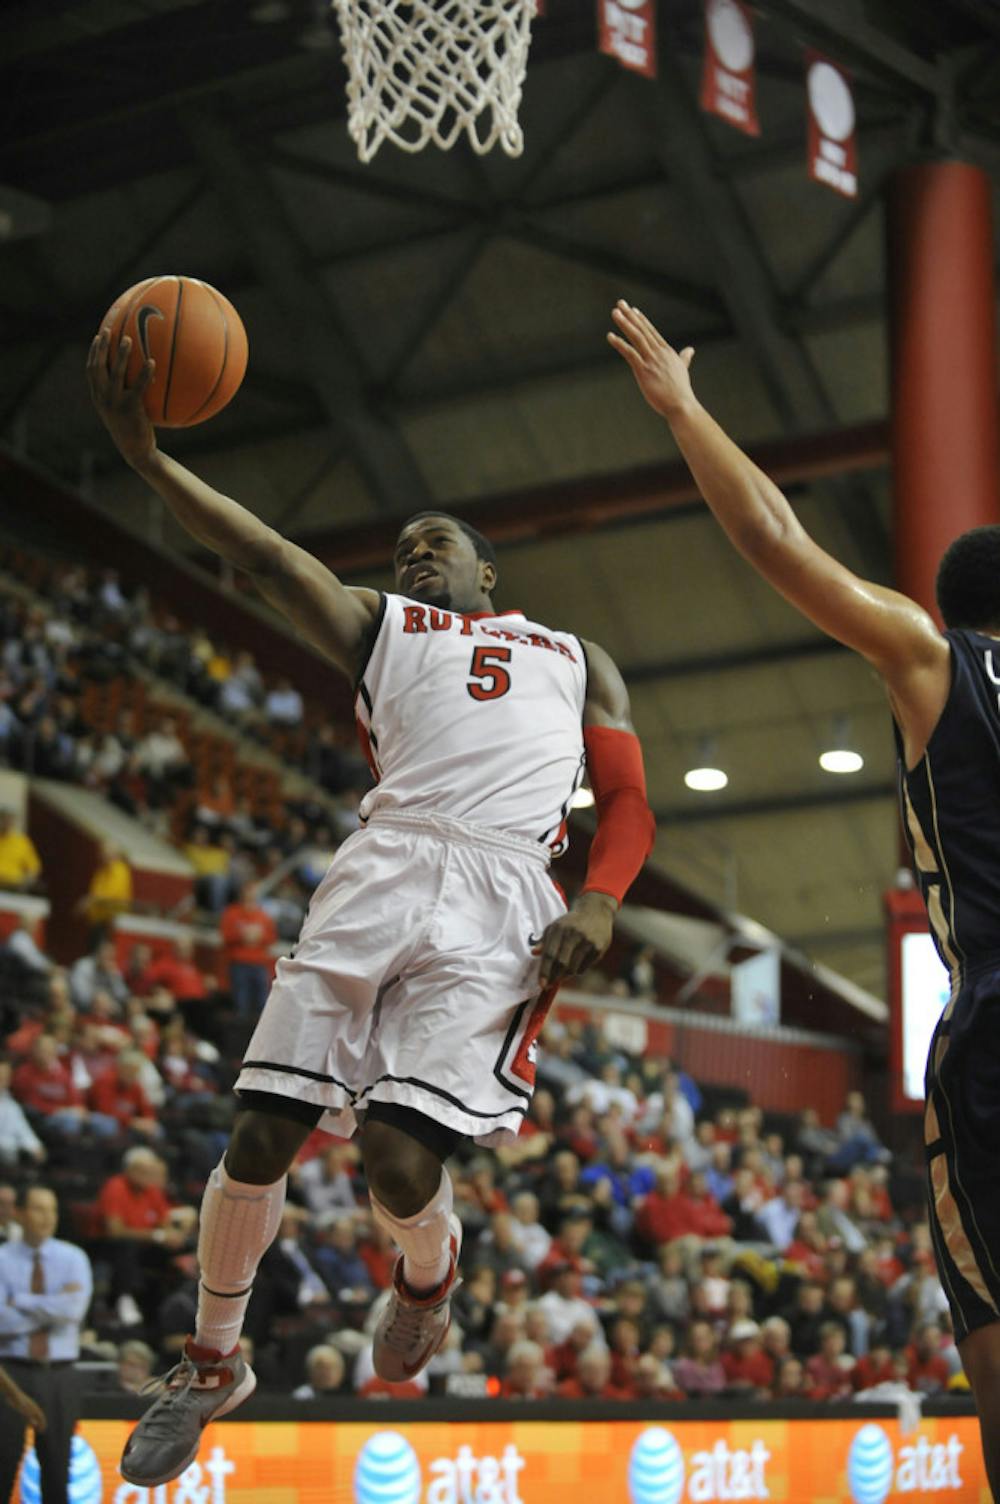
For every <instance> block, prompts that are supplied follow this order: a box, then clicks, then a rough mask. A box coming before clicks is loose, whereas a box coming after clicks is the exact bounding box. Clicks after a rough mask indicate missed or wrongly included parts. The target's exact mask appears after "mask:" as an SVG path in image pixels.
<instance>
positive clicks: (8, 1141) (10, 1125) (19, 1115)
mask: <svg viewBox="0 0 1000 1504" xmlns="http://www.w3.org/2000/svg"><path fill="white" fill-rule="evenodd" d="M41 1147H42V1141H41V1139H40V1138H39V1137H38V1134H37V1133H36V1132H35V1130H34V1129H33V1128H32V1126H31V1124H30V1123H29V1122H28V1119H27V1118H26V1117H25V1115H24V1108H23V1107H22V1106H21V1104H20V1102H18V1101H17V1100H16V1099H15V1098H14V1097H12V1096H11V1094H10V1092H9V1091H0V1162H2V1161H3V1160H4V1159H8V1158H10V1159H13V1158H14V1156H15V1155H16V1154H17V1152H18V1150H19V1149H24V1150H26V1151H27V1152H28V1153H29V1154H34V1153H35V1151H36V1150H38V1149H40V1148H41Z"/></svg>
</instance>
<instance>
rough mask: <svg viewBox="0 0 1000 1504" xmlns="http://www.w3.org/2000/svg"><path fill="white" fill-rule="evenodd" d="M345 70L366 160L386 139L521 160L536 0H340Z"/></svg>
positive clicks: (351, 122) (351, 120) (352, 122)
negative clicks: (463, 139)
mask: <svg viewBox="0 0 1000 1504" xmlns="http://www.w3.org/2000/svg"><path fill="white" fill-rule="evenodd" d="M332 3H333V6H334V9H335V10H336V12H337V19H338V21H339V22H340V34H341V38H342V40H343V44H344V61H345V62H346V64H347V73H348V84H347V128H348V130H349V132H350V134H351V138H352V140H353V141H354V142H355V143H356V145H357V148H358V155H359V157H360V158H361V160H362V162H370V161H371V159H372V157H374V155H375V153H376V152H377V151H378V149H379V147H380V146H381V145H382V142H383V141H391V142H393V144H394V145H396V146H399V147H401V148H402V150H403V151H410V152H414V151H421V150H422V149H423V147H425V146H427V145H428V143H429V142H431V141H433V142H434V144H435V145H436V146H440V147H441V148H442V149H443V150H448V148H449V147H452V146H454V144H455V142H456V141H457V140H458V138H459V136H460V135H462V133H463V132H464V133H465V135H466V136H467V137H468V140H469V143H470V145H471V146H472V148H473V150H474V151H476V152H478V153H479V154H480V155H482V154H483V153H485V152H487V151H489V150H490V148H491V147H493V146H495V145H496V143H497V142H498V141H499V143H500V145H501V146H502V147H503V149H504V151H505V152H506V153H507V155H508V156H511V157H519V156H520V155H521V152H522V150H523V149H524V138H523V136H522V134H521V127H520V125H519V123H518V118H517V111H518V106H519V105H520V102H521V89H522V86H523V84H524V74H525V69H526V68H527V64H528V47H529V44H530V42H531V22H532V20H533V18H534V15H535V0H410V3H404V0H332Z"/></svg>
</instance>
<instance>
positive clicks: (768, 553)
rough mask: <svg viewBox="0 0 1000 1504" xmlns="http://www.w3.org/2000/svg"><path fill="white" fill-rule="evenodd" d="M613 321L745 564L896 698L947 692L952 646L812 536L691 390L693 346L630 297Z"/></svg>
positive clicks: (926, 619)
mask: <svg viewBox="0 0 1000 1504" xmlns="http://www.w3.org/2000/svg"><path fill="white" fill-rule="evenodd" d="M612 318H613V320H614V322H615V324H616V326H617V330H616V332H615V333H612V334H609V335H608V341H609V343H610V344H611V345H612V346H613V347H614V348H615V349H616V350H617V351H618V353H619V355H621V356H622V358H623V359H624V360H625V361H626V362H627V363H628V365H629V367H630V368H631V371H632V374H633V376H634V377H635V380H636V384H637V385H638V387H639V390H640V391H641V392H642V395H643V396H644V397H645V399H646V401H647V402H648V403H649V405H650V407H652V408H653V410H654V411H655V412H658V413H659V414H660V416H661V417H663V418H665V419H666V420H667V422H668V423H669V424H670V428H671V431H672V432H673V435H674V438H675V439H676V441H677V445H678V448H679V449H680V451H681V453H682V454H683V456H684V458H685V460H686V461H687V463H688V466H689V468H690V470H691V474H692V475H693V476H694V479H695V481H696V482H697V484H698V488H699V490H700V491H701V494H702V496H703V497H704V498H705V500H706V502H707V503H708V505H709V507H710V508H711V510H712V511H713V512H714V514H715V516H716V518H717V519H718V521H719V522H720V523H721V524H722V527H723V528H724V529H725V531H726V533H727V534H728V536H729V538H730V540H731V541H732V543H733V544H735V546H736V547H737V548H738V549H739V551H740V553H741V554H743V556H744V558H746V559H747V560H748V561H749V562H750V563H751V564H752V565H753V566H754V568H755V569H756V570H757V571H758V572H759V573H760V574H762V575H763V576H764V578H765V579H766V580H769V581H770V583H771V584H772V585H773V586H774V587H775V589H776V590H778V591H780V592H781V594H782V595H783V596H784V597H785V599H786V600H788V601H790V602H791V604H792V605H793V606H796V607H797V608H798V610H799V611H801V612H802V613H803V615H805V616H807V617H809V619H810V620H811V621H813V622H815V623H816V625H817V626H818V627H820V628H822V630H823V631H824V632H828V633H829V634H830V636H831V637H835V638H837V640H838V641H839V642H843V643H845V644H846V645H847V647H850V648H854V649H855V651H856V652H858V653H861V654H862V655H863V656H864V657H865V658H867V659H868V661H869V662H870V663H872V664H873V665H874V667H875V668H876V669H877V670H878V672H879V673H880V674H881V675H882V677H883V678H884V679H885V680H886V682H887V684H888V686H889V689H890V692H891V693H892V694H893V695H894V696H896V697H899V698H900V699H901V700H903V701H908V700H909V699H911V698H913V697H914V695H915V697H916V699H917V700H921V699H922V698H923V697H924V686H922V685H920V684H919V683H918V682H915V681H919V680H920V678H921V676H927V675H928V674H929V675H930V677H931V678H934V677H935V676H937V677H940V676H941V675H942V674H943V675H944V676H945V693H946V692H947V674H948V665H949V654H948V647H947V643H946V642H945V640H944V638H943V637H942V636H941V634H940V633H939V632H938V630H937V627H936V626H935V624H934V621H933V620H932V618H931V617H930V616H929V615H928V613H927V612H926V611H924V610H923V609H922V608H921V607H920V606H918V605H917V604H916V602H915V601H912V600H910V599H909V598H908V597H907V596H905V595H900V594H899V593H898V592H896V591H894V590H888V589H886V588H885V587H884V586H881V585H875V584H872V583H870V582H869V581H867V580H863V579H860V578H859V577H858V576H857V575H855V574H852V573H851V571H850V570H849V569H846V568H845V567H844V565H843V564H840V563H839V562H838V561H837V560H836V559H834V558H832V557H831V555H830V554H828V553H826V552H825V550H824V549H822V548H820V547H819V545H818V544H817V543H815V542H814V541H813V540H812V538H810V537H809V535H808V533H807V532H806V531H805V529H804V528H803V527H802V526H801V524H800V523H799V520H798V518H797V517H796V516H795V513H794V512H793V511H792V508H791V506H790V505H789V503H788V501H787V500H786V498H785V497H784V495H783V494H782V493H781V491H780V490H779V489H778V487H777V486H776V485H775V484H774V482H773V481H771V480H770V479H769V478H768V477H767V476H766V475H765V474H764V472H763V471H762V470H761V469H759V468H758V466H757V465H755V464H754V462H753V461H752V460H751V459H750V457H749V456H748V455H746V454H744V453H743V451H742V450H741V449H740V448H739V447H738V445H736V444H734V443H733V441H732V439H730V438H729V436H728V434H726V433H725V432H724V430H723V429H722V428H720V426H719V425H718V423H716V422H715V420H714V418H712V417H711V415H710V414H709V413H708V412H706V411H705V409H704V408H703V407H702V406H701V404H700V402H699V401H698V399H697V397H696V396H695V394H694V391H693V389H692V386H691V376H690V366H691V361H692V359H693V357H694V351H693V350H692V349H690V348H689V349H686V350H681V351H680V352H678V351H676V350H674V349H673V347H672V346H671V345H669V344H668V343H667V341H666V340H665V339H664V338H663V336H662V335H661V334H660V333H659V331H658V330H657V329H656V328H654V326H653V325H652V324H651V323H650V321H649V319H647V318H646V316H645V315H644V314H642V313H640V312H639V310H638V309H637V308H632V307H630V306H629V304H627V303H626V302H624V301H620V302H619V303H618V304H617V305H616V307H615V308H614V309H613V311H612ZM942 703H943V702H942ZM938 710H940V706H938Z"/></svg>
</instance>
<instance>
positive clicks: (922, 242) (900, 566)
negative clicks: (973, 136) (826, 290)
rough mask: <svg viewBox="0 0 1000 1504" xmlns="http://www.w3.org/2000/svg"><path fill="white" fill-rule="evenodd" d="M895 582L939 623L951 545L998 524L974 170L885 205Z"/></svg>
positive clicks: (926, 170) (985, 275) (945, 167)
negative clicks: (938, 587)
mask: <svg viewBox="0 0 1000 1504" xmlns="http://www.w3.org/2000/svg"><path fill="white" fill-rule="evenodd" d="M886 279H887V286H888V291H889V310H890V331H891V348H892V397H891V402H892V425H891V427H892V464H893V539H894V551H895V575H896V584H897V586H898V588H899V589H900V590H903V591H905V593H906V594H907V595H910V596H912V597H913V598H914V599H915V600H917V601H919V602H920V604H921V605H922V606H924V607H926V608H927V609H928V610H929V611H932V612H933V613H934V615H935V616H937V608H936V605H935V601H934V578H935V575H936V573H937V567H938V563H939V562H940V559H941V555H942V554H943V553H944V551H945V549H946V548H947V546H948V544H949V543H950V542H951V541H952V539H954V538H955V537H957V536H958V534H959V533H963V532H965V531H966V530H967V529H968V528H971V527H978V526H980V525H981V524H983V523H1000V432H998V414H997V356H996V291H995V288H994V285H993V283H994V271H993V230H992V224H991V219H990V183H989V179H988V177H987V175H986V173H984V172H982V171H980V169H979V168H978V167H972V166H970V165H969V164H968V163H966V162H953V161H948V162H940V161H939V162H920V163H916V164H915V165H913V166H909V167H904V168H902V169H901V170H900V171H899V172H897V173H896V175H895V177H894V178H893V180H892V183H891V185H890V189H889V197H888V264H887V268H886Z"/></svg>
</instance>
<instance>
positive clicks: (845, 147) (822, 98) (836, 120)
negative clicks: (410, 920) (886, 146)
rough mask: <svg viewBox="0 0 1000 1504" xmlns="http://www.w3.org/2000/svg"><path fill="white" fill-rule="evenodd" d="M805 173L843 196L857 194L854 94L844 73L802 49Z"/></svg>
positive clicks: (855, 195) (821, 58)
mask: <svg viewBox="0 0 1000 1504" xmlns="http://www.w3.org/2000/svg"><path fill="white" fill-rule="evenodd" d="M806 94H807V96H808V99H809V176H810V177H811V178H813V179H814V180H815V181H816V182H817V183H825V184H826V186H827V187H828V188H832V189H833V191H834V193H842V194H843V195H844V197H845V198H857V196H858V155H857V147H856V144H855V140H854V126H855V113H854V96H853V95H852V93H851V85H850V82H849V81H848V77H847V74H846V73H845V72H844V70H843V69H842V68H838V67H837V65H836V63H831V62H830V61H829V59H828V58H825V57H822V56H821V55H820V54H819V53H818V52H807V53H806Z"/></svg>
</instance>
